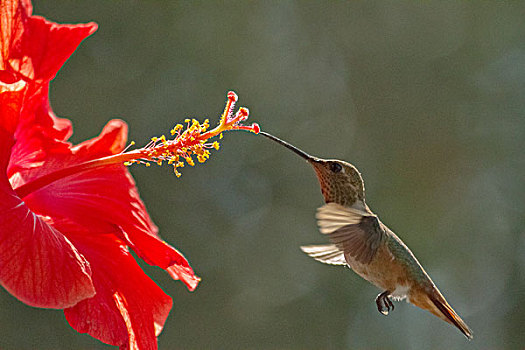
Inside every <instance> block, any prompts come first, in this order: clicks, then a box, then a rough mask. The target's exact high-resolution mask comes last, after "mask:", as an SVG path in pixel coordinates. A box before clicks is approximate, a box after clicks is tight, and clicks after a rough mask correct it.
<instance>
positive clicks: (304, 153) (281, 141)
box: [259, 131, 318, 162]
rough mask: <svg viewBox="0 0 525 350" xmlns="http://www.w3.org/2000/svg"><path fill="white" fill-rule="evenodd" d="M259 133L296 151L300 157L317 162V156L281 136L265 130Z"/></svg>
mask: <svg viewBox="0 0 525 350" xmlns="http://www.w3.org/2000/svg"><path fill="white" fill-rule="evenodd" d="M259 135H263V136H265V137H267V138H269V139H270V140H273V141H275V142H277V143H278V144H280V145H282V146H284V147H286V148H288V149H289V150H291V151H293V152H294V153H296V154H297V155H299V156H300V157H302V158H304V159H306V160H307V161H308V162H316V161H317V160H318V159H317V158H316V157H312V156H311V155H309V154H308V153H306V152H304V151H302V150H300V149H299V148H297V147H295V146H293V145H291V144H289V143H288V142H286V141H283V140H281V139H280V138H278V137H275V136H273V135H272V134H268V133H267V132H264V131H260V132H259Z"/></svg>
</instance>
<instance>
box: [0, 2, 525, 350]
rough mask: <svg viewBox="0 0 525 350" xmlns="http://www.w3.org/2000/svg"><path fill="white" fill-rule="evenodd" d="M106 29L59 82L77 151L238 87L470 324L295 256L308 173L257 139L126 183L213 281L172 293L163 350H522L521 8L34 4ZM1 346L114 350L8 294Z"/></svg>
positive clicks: (314, 197) (57, 100) (524, 168)
mask: <svg viewBox="0 0 525 350" xmlns="http://www.w3.org/2000/svg"><path fill="white" fill-rule="evenodd" d="M34 6H35V11H34V12H35V14H41V15H44V16H45V17H47V18H49V19H52V20H55V21H58V22H72V23H76V22H87V21H96V22H97V23H98V24H99V26H100V27H99V30H98V31H97V32H96V33H95V34H94V35H93V36H92V37H90V38H88V39H87V40H86V41H85V42H84V43H83V44H82V45H81V46H80V48H79V50H78V51H77V52H76V53H75V54H74V55H73V57H72V59H71V60H70V61H68V62H67V63H66V65H65V67H64V68H63V69H62V70H61V71H60V73H59V74H58V76H57V79H56V80H55V81H54V82H53V83H52V89H51V102H52V105H53V108H54V110H55V112H56V113H57V115H60V116H64V117H68V118H71V119H72V121H73V124H74V127H75V129H74V130H75V134H74V136H73V138H72V140H73V141H74V142H81V141H82V140H85V139H87V138H91V137H94V136H95V135H97V134H98V133H99V132H100V130H101V129H102V127H103V126H104V124H105V123H106V122H107V121H108V120H109V119H111V118H122V119H124V120H126V121H127V122H128V123H129V125H130V140H135V141H136V142H137V143H138V144H144V143H147V142H148V140H149V138H150V137H151V136H153V135H159V134H162V133H167V132H168V131H169V129H170V128H171V127H172V126H173V125H174V124H176V123H177V122H180V121H182V120H183V119H184V118H187V117H197V118H199V119H200V120H203V119H204V118H205V117H209V118H210V119H211V121H212V124H213V123H215V121H216V120H217V119H218V116H219V114H220V113H221V112H222V109H223V107H224V101H225V97H226V93H227V91H228V90H235V91H236V92H237V93H238V94H239V97H240V100H239V105H244V106H247V107H249V108H250V111H251V117H250V121H257V122H259V123H260V124H261V126H262V128H263V129H264V130H266V131H269V132H271V133H274V134H275V135H277V136H280V137H282V138H284V139H285V140H288V141H289V142H291V143H293V144H295V145H297V146H299V147H301V148H303V149H304V150H305V151H307V152H309V153H312V154H314V155H317V156H320V157H331V158H332V157H333V158H341V159H345V160H348V161H350V162H352V163H353V164H355V165H356V166H357V167H358V168H359V169H360V170H361V172H362V173H363V177H364V179H365V183H366V185H367V199H368V204H369V205H370V207H371V208H372V209H373V210H374V211H376V212H377V213H378V214H379V215H380V217H381V219H382V220H383V222H385V223H386V224H387V225H389V226H390V227H391V228H392V229H393V230H394V231H395V232H396V233H397V234H398V235H399V236H400V237H401V238H402V239H403V240H404V241H405V242H406V243H407V245H408V246H409V247H410V248H411V249H412V250H413V252H414V253H415V255H416V256H417V257H418V258H419V260H420V261H421V263H422V264H423V265H424V266H425V268H426V270H427V272H429V274H430V275H431V276H432V278H433V280H434V281H435V282H436V284H437V285H438V286H439V287H440V289H441V290H442V292H443V293H444V294H445V296H446V297H447V299H448V301H449V302H450V303H451V304H452V306H453V307H454V308H455V309H456V310H457V311H458V312H459V313H460V314H461V316H462V317H463V318H464V319H465V321H466V322H467V323H468V324H469V325H470V326H471V327H472V329H473V330H474V335H475V337H474V340H473V341H472V342H470V343H469V342H467V340H466V339H465V338H464V337H463V336H462V335H461V334H460V333H459V331H457V330H456V329H454V328H453V327H451V326H450V325H448V324H446V323H445V322H443V321H441V320H439V319H437V318H436V317H434V316H432V315H430V314H428V313H426V312H423V311H421V310H419V309H417V308H416V307H414V306H411V305H408V304H406V303H404V302H403V303H398V304H396V309H395V311H394V312H393V313H391V314H390V315H389V316H388V317H384V316H381V315H380V314H379V313H378V312H377V309H376V305H375V303H374V298H375V296H376V295H377V293H378V292H379V290H377V289H376V288H375V287H373V286H372V285H370V284H368V283H367V282H365V281H364V280H362V279H361V278H359V277H358V276H357V275H355V274H354V273H352V272H351V271H350V270H348V269H346V268H343V267H331V266H328V265H323V264H320V263H317V262H316V261H314V260H312V259H310V258H308V257H307V256H306V255H304V254H303V253H302V252H301V251H300V250H299V246H300V245H304V244H313V243H324V242H325V240H324V239H323V237H322V236H321V235H320V234H319V233H318V231H317V229H316V223H315V219H314V213H315V209H316V208H317V207H318V206H320V205H321V204H322V197H321V195H320V192H319V187H318V184H317V180H316V178H315V176H314V173H313V171H312V170H311V169H310V168H309V166H308V165H307V164H306V163H305V162H304V161H302V160H301V159H300V158H298V157H297V156H296V155H294V154H292V153H291V152H289V151H286V150H285V149H284V148H279V147H278V146H277V145H276V144H274V143H271V142H270V141H268V140H266V139H263V138H262V137H257V136H255V135H253V134H249V133H242V132H238V133H229V134H226V135H225V138H224V139H223V142H222V147H221V150H220V151H219V152H214V153H213V154H212V157H211V159H210V160H209V161H208V162H207V163H206V164H204V165H199V166H196V167H195V168H184V169H183V176H182V177H181V178H180V179H177V178H176V177H175V176H174V175H173V174H172V170H171V168H169V167H164V168H157V167H152V168H149V169H146V168H144V167H141V166H134V167H132V169H131V171H132V173H133V175H134V176H135V178H136V180H137V183H138V187H139V190H140V192H141V195H142V198H143V200H144V201H145V202H146V205H147V207H148V209H149V213H150V214H151V216H152V217H153V219H154V221H155V222H156V224H157V225H158V226H159V228H160V233H161V235H162V236H163V237H164V238H165V239H166V240H167V241H168V242H170V243H171V244H173V245H174V246H176V247H177V248H179V249H180V250H181V251H183V252H184V253H185V255H186V256H187V258H188V259H189V260H190V262H191V264H192V266H193V267H194V269H195V271H196V272H197V274H198V275H199V276H201V277H202V283H201V284H200V286H199V287H198V289H197V290H196V291H195V292H193V293H190V292H188V291H187V290H186V289H185V287H184V286H183V285H182V284H181V283H180V282H173V281H171V280H170V279H169V277H168V276H167V275H166V274H165V273H164V272H163V271H161V270H160V269H157V268H153V267H149V266H145V269H146V271H147V273H148V274H149V275H150V276H151V277H152V278H154V279H155V281H157V282H158V283H159V284H160V285H161V286H162V288H163V289H164V290H165V291H166V292H167V293H168V294H169V295H171V296H172V297H173V299H174V308H173V310H172V313H171V315H170V317H169V319H168V321H167V323H166V326H165V329H164V331H163V333H162V334H161V336H160V337H159V347H160V349H380V348H381V349H385V348H391V349H426V348H429V349H430V348H434V349H520V348H523V347H524V346H525V332H524V331H523V329H524V328H525V307H524V305H525V302H524V298H525V254H524V251H525V235H524V233H525V232H524V228H523V227H524V224H525V213H524V207H525V205H524V204H525V203H524V202H525V186H524V179H525V176H524V174H525V156H524V146H525V142H524V140H525V120H524V119H525V118H524V116H525V112H524V111H525V21H524V18H525V17H524V14H525V3H524V2H523V1H521V2H519V1H516V2H495V1H494V2H448V1H446V2H444V1H425V2H422V3H417V2H404V1H402V2H391V1H384V2H382V1H360V2H343V1H327V2H306V1H295V2H294V1H273V2H270V1H259V2H254V1H243V2H223V1H215V2H214V1H193V2H189V1H153V0H151V1H71V0H67V1H66V0H64V1H35V3H34ZM0 308H1V310H2V312H1V313H0V349H2V350H11V349H110V348H112V347H109V346H106V345H104V344H102V343H100V342H98V341H97V340H94V339H92V338H90V337H89V336H86V335H79V334H77V333H76V332H75V331H73V330H72V329H71V328H70V327H69V326H68V324H67V322H66V321H65V319H64V316H63V314H62V312H61V311H56V310H42V309H35V308H31V307H28V306H25V305H24V304H22V303H20V302H18V301H17V300H16V299H15V298H13V297H12V296H11V295H9V294H8V293H7V292H5V290H2V291H0Z"/></svg>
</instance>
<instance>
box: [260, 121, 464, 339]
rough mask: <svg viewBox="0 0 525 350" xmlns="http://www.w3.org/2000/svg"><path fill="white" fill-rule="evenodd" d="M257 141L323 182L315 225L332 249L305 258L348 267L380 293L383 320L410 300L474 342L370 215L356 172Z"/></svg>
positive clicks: (319, 248)
mask: <svg viewBox="0 0 525 350" xmlns="http://www.w3.org/2000/svg"><path fill="white" fill-rule="evenodd" d="M259 135H263V136H265V137H267V138H269V139H271V140H273V141H275V142H277V143H279V144H280V145H282V146H284V147H286V148H288V149H290V150H292V151H293V152H295V153H296V154H298V155H299V156H300V157H302V158H304V159H305V160H306V161H307V162H308V163H309V164H310V165H311V166H312V167H313V169H314V171H315V173H316V175H317V179H318V180H319V184H320V186H321V193H322V195H323V197H324V201H325V204H324V205H323V206H322V207H320V208H319V209H317V214H316V219H317V225H318V226H319V231H320V232H321V233H322V234H324V235H326V236H328V239H329V240H330V244H324V245H308V246H302V247H301V250H302V251H303V252H305V253H306V254H308V255H309V256H310V257H312V258H314V259H315V260H317V261H320V262H322V263H325V264H331V265H347V266H349V267H350V268H351V269H352V270H354V272H355V273H357V274H358V275H359V276H361V277H363V278H364V279H365V280H367V281H369V282H371V283H372V284H374V285H375V286H376V287H378V288H379V289H380V290H382V292H381V293H380V294H379V295H378V296H377V297H376V299H375V302H376V305H377V310H378V311H379V312H380V313H381V314H383V315H388V313H389V312H390V311H393V310H394V304H393V302H392V299H393V300H396V301H398V300H403V299H405V298H406V299H407V301H408V302H410V303H411V304H413V305H415V306H417V307H420V308H421V309H423V310H427V311H429V312H431V313H432V314H434V315H435V316H437V317H439V318H440V319H442V320H444V321H446V322H448V323H450V324H452V325H454V326H456V327H457V328H458V329H459V330H460V331H461V332H462V333H463V334H464V335H465V336H466V337H467V338H468V339H469V340H470V339H472V331H471V330H470V328H469V327H468V326H467V324H466V323H465V322H464V321H463V320H462V319H461V317H460V316H459V315H458V314H457V313H456V312H455V311H454V309H452V307H451V306H450V305H449V304H448V303H447V301H446V300H445V298H444V297H443V295H442V294H441V292H440V291H439V290H438V288H437V287H436V285H435V284H434V282H432V280H431V279H430V277H429V276H428V274H427V273H426V272H425V270H424V269H423V267H422V266H421V264H420V263H419V261H418V260H417V259H416V257H415V256H414V254H413V253H412V252H411V251H410V249H409V248H408V247H407V246H406V245H405V244H404V243H403V241H401V239H400V238H399V237H398V236H397V235H396V234H395V233H394V232H392V231H391V230H390V229H389V228H388V227H386V226H385V225H384V224H383V223H382V222H381V221H380V220H379V218H378V217H377V215H376V214H374V213H373V212H372V211H371V210H370V208H369V207H368V205H367V204H366V202H365V186H364V182H363V178H362V176H361V173H360V172H359V170H357V168H356V167H355V166H353V165H352V164H350V163H348V162H345V161H342V160H337V159H321V158H317V157H314V156H311V155H309V154H308V153H306V152H304V151H302V150H300V149H298V148H297V147H295V146H293V145H291V144H289V143H288V142H286V141H283V140H281V139H279V138H277V137H275V136H273V135H271V134H269V133H266V132H263V131H261V132H259Z"/></svg>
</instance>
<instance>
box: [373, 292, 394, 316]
mask: <svg viewBox="0 0 525 350" xmlns="http://www.w3.org/2000/svg"><path fill="white" fill-rule="evenodd" d="M376 305H377V310H378V311H379V312H380V313H382V314H383V315H385V316H388V313H389V312H390V310H392V311H394V303H392V300H390V291H388V290H385V291H384V292H383V293H381V294H379V295H378V296H377V297H376Z"/></svg>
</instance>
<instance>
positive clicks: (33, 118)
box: [0, 0, 258, 349]
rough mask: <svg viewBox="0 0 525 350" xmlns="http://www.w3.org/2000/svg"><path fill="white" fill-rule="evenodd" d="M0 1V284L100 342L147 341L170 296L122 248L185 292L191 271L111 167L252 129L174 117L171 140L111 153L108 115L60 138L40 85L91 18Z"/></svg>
mask: <svg viewBox="0 0 525 350" xmlns="http://www.w3.org/2000/svg"><path fill="white" fill-rule="evenodd" d="M0 4H1V7H0V20H1V23H0V30H1V32H0V44H1V57H0V284H1V285H2V286H3V287H4V288H5V289H6V290H7V291H9V292H10V293H11V294H13V295H14V296H15V297H17V298H18V299H19V300H21V301H23V302H24V303H26V304H28V305H32V306H36V307H44V308H59V309H64V312H65V315H66V318H67V320H68V322H69V323H70V325H71V326H72V327H73V328H74V329H76V330H77V331H78V332H82V333H88V334H90V335H91V336H93V337H95V338H97V339H100V340H101V341H103V342H105V343H108V344H112V345H117V346H120V347H121V348H130V349H156V348H157V340H156V336H157V335H158V334H159V333H160V331H161V330H162V328H163V325H164V322H165V320H166V318H167V316H168V313H169V311H170V309H171V305H172V301H171V298H170V297H169V296H168V295H166V294H165V293H164V292H163V291H162V290H161V289H160V288H159V287H158V286H157V285H156V284H155V283H154V282H153V281H152V280H151V279H150V278H149V277H147V276H146V274H145V273H144V272H143V271H142V270H141V268H140V267H139V266H138V264H137V263H136V262H135V260H134V258H133V257H132V256H131V255H130V253H129V250H128V249H132V250H133V251H134V252H135V253H136V254H137V255H138V256H139V257H140V258H141V259H143V260H144V261H146V262H147V263H149V264H151V265H156V266H159V267H161V268H163V269H165V270H166V271H167V272H168V273H169V274H170V276H172V277H173V278H174V279H180V280H181V281H182V282H184V283H185V284H186V285H187V286H188V288H189V289H190V290H193V289H195V287H196V286H197V283H198V281H199V278H198V277H196V276H195V275H194V273H193V270H192V269H191V267H190V266H189V264H188V262H187V261H186V259H185V258H184V256H182V255H181V254H180V253H179V252H178V251H177V250H176V249H175V248H173V247H171V246H170V245H169V244H167V243H166V242H164V241H162V240H161V239H160V238H159V236H158V234H157V228H156V227H155V225H154V224H153V223H152V221H151V219H150V217H149V215H148V213H147V212H146V209H145V207H144V204H143V203H142V201H141V199H140V197H139V194H138V192H137V189H136V187H135V183H134V181H133V179H132V177H131V175H130V174H129V172H128V171H127V169H126V167H125V166H124V165H123V162H124V161H127V162H128V163H129V162H131V163H144V162H146V163H147V162H151V161H153V162H157V163H162V162H163V161H167V162H168V163H171V164H172V165H173V166H174V167H175V171H176V173H178V172H177V170H176V169H177V168H178V167H181V166H183V165H184V163H183V161H186V164H190V165H193V160H192V155H195V156H196V157H197V159H198V160H199V161H201V162H202V161H204V160H206V158H207V157H208V156H209V151H208V149H209V148H212V147H213V148H218V144H217V143H212V144H209V143H206V140H208V139H209V138H211V137H213V136H217V135H219V134H220V133H222V132H223V131H226V130H232V129H244V130H246V129H247V130H251V131H254V132H257V130H258V127H257V126H256V125H253V126H251V127H246V126H243V125H240V124H239V123H240V122H241V121H243V120H245V119H246V117H247V115H248V111H247V110H246V109H241V110H240V111H239V112H238V113H237V114H236V115H235V116H233V115H232V114H231V111H232V109H233V104H234V102H235V101H236V99H237V97H236V95H235V94H233V93H230V94H229V96H228V104H227V108H226V110H225V113H224V115H223V117H222V118H221V123H220V124H219V126H218V127H217V128H215V129H213V130H211V131H206V129H207V127H208V122H207V121H206V122H204V123H203V124H200V123H198V122H196V121H193V122H191V123H190V122H188V125H187V127H186V130H184V131H183V129H184V128H183V127H182V126H180V125H179V126H176V127H175V128H174V130H172V135H174V136H175V137H174V139H173V140H166V139H165V138H164V137H161V138H158V139H153V141H152V142H151V143H150V144H148V145H147V146H146V147H144V148H141V149H139V150H135V151H130V152H123V151H124V149H125V144H126V138H127V125H126V124H125V123H124V122H123V121H120V120H113V121H110V122H109V123H108V124H107V125H106V126H105V127H104V129H103V130H102V132H101V134H100V135H99V136H98V137H96V138H94V139H91V140H88V141H85V142H83V143H81V144H79V145H75V146H74V145H72V144H70V143H69V142H67V139H68V138H69V137H70V135H71V133H72V126H71V123H70V121H69V120H67V119H61V118H58V117H56V116H55V115H54V113H53V112H52V110H51V108H50V105H49V101H48V88H49V82H50V80H51V79H53V78H54V77H55V75H56V73H57V71H58V70H59V69H60V67H61V66H62V64H63V63H64V62H65V61H66V60H67V59H68V57H69V56H70V55H71V54H72V52H73V51H74V50H75V49H76V47H77V46H78V45H79V44H80V42H81V41H82V40H83V39H85V38H86V37H87V36H89V35H90V34H92V33H93V32H94V31H95V30H96V27H97V26H96V24H94V23H88V24H76V25H61V24H56V23H52V22H49V21H47V20H46V19H44V18H42V17H38V16H32V15H31V12H32V7H31V4H30V2H29V0H27V1H23V0H19V1H8V0H4V1H2V2H1V3H0Z"/></svg>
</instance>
